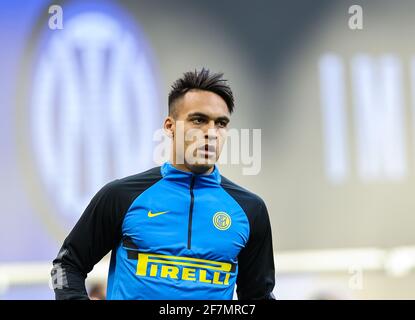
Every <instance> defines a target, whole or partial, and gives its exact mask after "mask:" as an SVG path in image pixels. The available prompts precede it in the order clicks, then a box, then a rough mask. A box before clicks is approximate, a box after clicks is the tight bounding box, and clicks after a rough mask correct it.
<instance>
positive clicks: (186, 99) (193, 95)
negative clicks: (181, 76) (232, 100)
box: [176, 90, 229, 118]
mask: <svg viewBox="0 0 415 320" xmlns="http://www.w3.org/2000/svg"><path fill="white" fill-rule="evenodd" d="M176 110H177V115H178V116H179V117H180V118H183V117H186V116H187V115H188V114H189V113H195V112H201V113H204V114H206V115H208V116H209V117H212V118H216V117H221V116H228V117H229V110H228V106H227V105H226V102H225V100H223V99H222V97H221V96H219V95H218V94H216V93H213V92H210V91H204V90H190V91H188V92H186V94H185V95H184V96H183V97H182V98H181V99H179V101H177V107H176Z"/></svg>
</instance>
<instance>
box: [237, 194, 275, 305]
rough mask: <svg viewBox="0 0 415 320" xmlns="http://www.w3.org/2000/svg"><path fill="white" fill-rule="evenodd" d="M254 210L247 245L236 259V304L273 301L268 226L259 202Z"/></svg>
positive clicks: (270, 235)
mask: <svg viewBox="0 0 415 320" xmlns="http://www.w3.org/2000/svg"><path fill="white" fill-rule="evenodd" d="M256 210H257V214H255V215H253V216H252V220H251V221H250V235H249V240H248V243H247V245H246V246H245V247H244V248H243V249H242V250H241V252H240V254H239V256H238V260H239V262H238V277H237V280H236V283H237V289H236V292H237V294H238V299H239V300H246V299H275V297H274V296H273V294H272V290H273V289H274V285H275V270H274V252H273V248H272V233H271V225H270V221H269V216H268V211H267V208H266V205H265V203H264V202H263V201H262V200H261V203H260V205H259V206H257V207H256Z"/></svg>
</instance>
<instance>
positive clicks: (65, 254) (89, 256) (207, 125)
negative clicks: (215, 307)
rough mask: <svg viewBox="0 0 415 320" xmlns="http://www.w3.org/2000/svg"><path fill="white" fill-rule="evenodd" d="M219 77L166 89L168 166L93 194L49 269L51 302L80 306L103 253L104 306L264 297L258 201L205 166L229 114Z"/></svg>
mask: <svg viewBox="0 0 415 320" xmlns="http://www.w3.org/2000/svg"><path fill="white" fill-rule="evenodd" d="M222 76H223V75H222V74H211V73H210V72H209V70H206V69H202V70H201V71H199V72H198V71H196V70H195V71H194V72H187V73H185V74H184V76H183V77H182V78H181V79H179V80H177V81H176V82H175V83H174V84H173V86H172V90H171V92H170V94H169V115H168V117H167V118H166V119H165V121H164V129H165V131H166V132H167V133H168V134H169V135H170V136H171V137H172V140H173V148H172V154H173V156H172V159H171V161H170V162H166V163H164V164H163V165H162V166H161V167H156V168H153V169H150V170H148V171H146V172H143V173H139V174H137V175H133V176H130V177H126V178H123V179H120V180H115V181H113V182H111V183H109V184H107V185H106V186H104V187H103V188H102V189H101V190H100V191H99V192H98V193H97V194H96V195H95V196H94V198H93V199H92V200H91V202H90V203H89V205H88V207H87V208H86V210H85V212H84V213H83V214H82V216H81V218H80V219H79V221H78V223H77V224H76V225H75V227H74V228H73V230H72V231H71V233H70V234H69V235H68V237H67V238H66V239H65V241H64V243H63V246H62V248H61V250H60V251H59V254H58V256H57V258H56V259H55V260H54V261H53V265H54V267H53V269H52V279H53V283H54V289H55V294H56V298H57V299H88V295H87V292H86V290H85V278H86V276H87V274H88V273H89V272H90V271H91V270H92V268H93V267H94V265H95V264H96V263H97V262H99V261H100V260H101V259H102V257H104V256H105V255H106V254H107V253H108V252H109V251H110V250H112V255H111V262H110V268H109V274H108V285H107V299H232V297H233V291H234V287H235V283H236V285H237V294H238V298H239V299H273V298H274V297H273V295H272V290H273V288H274V281H275V280H274V279H275V274H274V260H273V248H272V235H271V226H270V222H269V217H268V212H267V208H266V206H265V203H264V201H263V200H262V199H261V198H260V197H258V196H257V195H255V194H253V193H251V192H249V191H247V190H245V189H243V188H241V187H240V186H238V185H236V184H234V183H233V182H231V181H230V180H228V179H226V178H225V177H223V176H221V175H220V173H219V170H218V168H217V166H216V165H215V162H216V161H217V160H218V158H219V155H220V152H221V150H222V147H223V143H224V141H225V137H226V132H227V128H228V124H229V119H230V114H231V113H232V111H233V108H234V99H233V94H232V91H231V89H230V87H229V86H228V84H227V82H226V80H224V79H223V78H222ZM189 137H190V138H189Z"/></svg>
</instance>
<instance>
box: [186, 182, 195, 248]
mask: <svg viewBox="0 0 415 320" xmlns="http://www.w3.org/2000/svg"><path fill="white" fill-rule="evenodd" d="M194 185H195V176H194V175H192V180H191V181H190V208H189V226H188V230H187V249H190V248H191V245H192V219H193V205H194V202H195V197H194V194H193V187H194Z"/></svg>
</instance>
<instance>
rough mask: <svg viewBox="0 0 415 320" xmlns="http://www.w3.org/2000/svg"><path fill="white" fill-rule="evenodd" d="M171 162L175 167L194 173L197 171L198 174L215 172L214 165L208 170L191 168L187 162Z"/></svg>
mask: <svg viewBox="0 0 415 320" xmlns="http://www.w3.org/2000/svg"><path fill="white" fill-rule="evenodd" d="M171 164H172V165H173V167H175V168H176V169H179V170H181V171H185V172H192V173H196V174H210V173H212V172H213V169H214V167H211V168H208V169H207V170H203V169H202V170H201V171H198V170H194V169H193V170H192V169H191V168H189V167H188V166H187V165H186V164H177V163H175V162H174V161H172V162H171Z"/></svg>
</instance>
